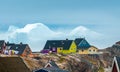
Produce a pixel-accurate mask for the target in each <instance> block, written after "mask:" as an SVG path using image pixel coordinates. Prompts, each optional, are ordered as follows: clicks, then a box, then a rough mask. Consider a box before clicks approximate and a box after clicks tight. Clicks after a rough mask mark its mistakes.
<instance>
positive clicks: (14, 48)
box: [10, 44, 28, 54]
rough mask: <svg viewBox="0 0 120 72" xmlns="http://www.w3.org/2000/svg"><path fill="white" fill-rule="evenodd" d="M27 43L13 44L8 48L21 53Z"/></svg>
mask: <svg viewBox="0 0 120 72" xmlns="http://www.w3.org/2000/svg"><path fill="white" fill-rule="evenodd" d="M26 46H28V44H15V45H12V46H11V47H10V50H15V51H18V54H22V53H23V51H24V50H25V48H26Z"/></svg>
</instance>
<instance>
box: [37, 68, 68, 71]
mask: <svg viewBox="0 0 120 72" xmlns="http://www.w3.org/2000/svg"><path fill="white" fill-rule="evenodd" d="M35 72H68V71H66V70H62V69H60V68H52V67H49V68H43V69H39V70H37V71H35Z"/></svg>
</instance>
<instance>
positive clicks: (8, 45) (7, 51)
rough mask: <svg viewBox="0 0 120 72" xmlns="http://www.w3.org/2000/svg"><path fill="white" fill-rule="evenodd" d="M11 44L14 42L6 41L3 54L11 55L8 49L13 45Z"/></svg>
mask: <svg viewBox="0 0 120 72" xmlns="http://www.w3.org/2000/svg"><path fill="white" fill-rule="evenodd" d="M13 45H15V43H9V42H7V43H6V49H5V51H4V54H5V55H11V50H10V48H11V46H13Z"/></svg>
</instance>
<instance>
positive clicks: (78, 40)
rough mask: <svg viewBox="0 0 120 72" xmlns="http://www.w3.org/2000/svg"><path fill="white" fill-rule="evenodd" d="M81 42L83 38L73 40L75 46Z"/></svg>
mask: <svg viewBox="0 0 120 72" xmlns="http://www.w3.org/2000/svg"><path fill="white" fill-rule="evenodd" d="M82 40H84V38H76V39H75V43H76V45H77V46H78V44H79V43H80V42H81V41H82Z"/></svg>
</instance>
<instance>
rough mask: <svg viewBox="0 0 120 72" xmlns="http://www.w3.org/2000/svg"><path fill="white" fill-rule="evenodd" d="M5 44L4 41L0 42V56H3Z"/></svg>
mask: <svg viewBox="0 0 120 72" xmlns="http://www.w3.org/2000/svg"><path fill="white" fill-rule="evenodd" d="M5 48H6V43H5V41H4V40H0V54H4V51H5Z"/></svg>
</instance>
